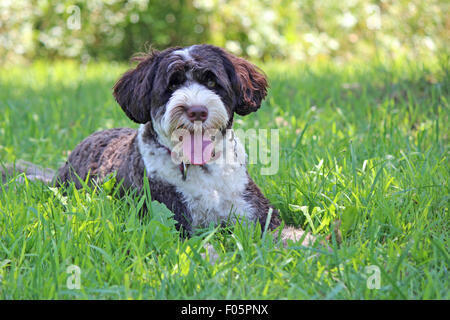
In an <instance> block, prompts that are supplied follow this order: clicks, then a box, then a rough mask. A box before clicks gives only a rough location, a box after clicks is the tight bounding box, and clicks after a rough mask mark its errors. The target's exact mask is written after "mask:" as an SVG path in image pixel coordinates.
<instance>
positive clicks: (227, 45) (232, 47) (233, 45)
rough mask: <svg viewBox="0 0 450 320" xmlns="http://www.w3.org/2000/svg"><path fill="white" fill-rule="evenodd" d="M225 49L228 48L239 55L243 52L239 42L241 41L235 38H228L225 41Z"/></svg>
mask: <svg viewBox="0 0 450 320" xmlns="http://www.w3.org/2000/svg"><path fill="white" fill-rule="evenodd" d="M225 49H227V50H228V51H230V52H231V53H234V54H238V55H239V54H241V53H242V49H241V45H240V44H239V42H237V41H233V40H228V41H227V42H226V43H225Z"/></svg>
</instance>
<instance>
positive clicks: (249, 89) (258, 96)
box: [225, 52, 269, 116]
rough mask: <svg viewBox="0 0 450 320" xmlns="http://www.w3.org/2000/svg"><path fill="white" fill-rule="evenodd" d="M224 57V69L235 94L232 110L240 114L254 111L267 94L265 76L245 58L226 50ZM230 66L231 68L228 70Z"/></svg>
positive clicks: (243, 114)
mask: <svg viewBox="0 0 450 320" xmlns="http://www.w3.org/2000/svg"><path fill="white" fill-rule="evenodd" d="M225 57H226V59H227V60H228V61H226V63H225V69H228V70H227V73H228V75H229V77H230V80H231V82H232V86H233V88H234V90H235V91H236V96H237V97H236V98H237V99H236V100H237V101H236V106H235V109H234V111H235V112H236V113H237V114H239V115H241V116H245V115H247V114H249V113H251V112H255V111H256V110H258V109H259V107H260V106H261V102H262V101H263V100H264V98H265V97H266V95H267V88H268V86H269V85H268V83H267V79H266V76H265V75H264V73H263V72H262V71H261V70H260V69H259V68H258V67H257V66H255V65H254V64H252V63H250V62H248V61H247V60H245V59H242V58H239V57H236V56H234V55H232V54H230V53H228V52H225ZM228 62H230V63H231V66H230V65H229V63H228ZM227 65H228V66H227ZM230 67H231V68H232V70H229V69H230ZM230 71H231V72H230Z"/></svg>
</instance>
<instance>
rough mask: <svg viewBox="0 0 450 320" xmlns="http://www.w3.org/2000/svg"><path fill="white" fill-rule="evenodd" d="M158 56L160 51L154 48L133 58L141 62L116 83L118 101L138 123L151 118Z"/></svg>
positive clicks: (115, 96)
mask: <svg viewBox="0 0 450 320" xmlns="http://www.w3.org/2000/svg"><path fill="white" fill-rule="evenodd" d="M158 56H159V52H158V51H156V50H154V51H152V52H151V53H150V54H148V55H145V56H139V57H135V58H133V59H132V60H133V61H139V64H138V65H137V66H136V68H134V69H132V70H129V71H127V72H126V73H125V74H124V75H123V76H122V77H121V78H120V79H119V81H117V82H116V84H115V85H114V91H113V95H114V98H115V99H116V101H117V103H118V104H119V105H120V106H121V107H122V109H123V111H124V112H125V113H126V115H127V116H128V117H129V118H130V119H131V120H133V121H135V122H137V123H146V122H148V121H150V120H151V118H150V100H151V91H152V84H153V80H154V78H155V74H156V69H157V65H158V63H157V61H158Z"/></svg>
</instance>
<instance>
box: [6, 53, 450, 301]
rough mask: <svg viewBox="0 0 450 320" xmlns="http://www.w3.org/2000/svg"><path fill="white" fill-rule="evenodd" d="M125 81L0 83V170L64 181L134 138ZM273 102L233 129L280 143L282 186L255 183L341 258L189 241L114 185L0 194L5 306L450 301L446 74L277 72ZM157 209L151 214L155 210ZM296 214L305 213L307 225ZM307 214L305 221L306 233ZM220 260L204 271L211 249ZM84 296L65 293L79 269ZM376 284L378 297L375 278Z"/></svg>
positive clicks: (208, 235) (357, 69)
mask: <svg viewBox="0 0 450 320" xmlns="http://www.w3.org/2000/svg"><path fill="white" fill-rule="evenodd" d="M126 67H127V66H126V65H113V64H108V63H99V64H90V65H87V66H84V67H80V66H79V65H77V64H73V63H69V62H58V63H56V64H50V63H44V62H41V63H35V64H33V65H30V66H28V67H13V68H4V69H2V70H0V114H1V115H0V160H1V162H12V161H14V160H16V159H25V160H29V161H32V162H35V163H38V164H41V165H44V166H48V167H53V168H56V167H58V165H59V164H60V163H61V162H63V161H65V159H66V158H67V152H68V151H69V150H72V149H73V148H74V147H75V145H76V144H77V143H79V142H80V141H81V140H82V139H83V138H84V137H86V136H88V135H89V134H91V133H93V132H94V131H97V130H100V129H106V128H112V127H121V126H131V127H136V125H135V124H133V123H131V121H130V120H128V119H127V118H126V116H125V115H124V114H123V112H122V111H121V109H120V107H118V106H117V104H116V103H115V102H114V100H113V98H112V95H111V88H112V86H113V85H114V82H115V81H116V80H117V79H118V77H119V75H120V74H121V72H123V71H125V70H126ZM263 69H264V70H265V71H266V73H267V74H268V76H269V79H270V85H271V89H270V92H269V96H268V98H267V99H266V101H265V103H264V104H263V106H262V108H261V110H260V111H258V112H257V113H255V114H252V115H250V116H247V117H238V118H237V120H236V127H237V128H243V129H248V128H256V129H258V128H264V129H270V128H279V129H280V144H281V157H280V168H279V171H278V173H277V174H275V175H272V176H263V175H261V174H260V169H261V167H262V166H261V165H254V166H250V168H249V170H250V172H251V174H252V176H253V177H254V179H255V180H256V182H257V183H258V184H259V185H260V186H261V189H262V190H263V192H264V193H265V194H266V195H267V196H268V197H269V198H270V200H271V201H272V203H274V204H275V206H276V207H277V208H279V209H280V211H281V214H282V217H283V219H284V220H285V221H286V222H289V223H294V224H297V225H301V226H302V227H303V228H306V229H308V230H314V231H315V232H317V233H318V234H319V235H328V234H329V233H330V228H331V226H332V224H333V221H335V220H337V219H341V220H342V226H341V230H342V233H343V243H342V245H341V246H340V248H336V249H335V251H334V252H333V253H332V254H329V253H322V254H320V255H317V254H316V253H317V250H320V249H319V248H312V249H305V248H300V247H292V248H288V249H281V248H280V247H279V246H278V245H277V243H276V242H275V241H273V239H272V236H271V235H267V236H266V237H261V230H260V229H259V228H258V227H252V226H244V225H239V224H237V225H236V226H234V227H231V229H230V231H231V232H228V231H227V230H225V231H224V230H216V229H214V228H210V229H208V230H204V231H203V233H200V234H199V235H197V236H195V237H193V238H190V239H184V238H182V237H180V236H179V235H178V233H177V232H176V231H175V229H174V226H173V220H172V219H170V217H169V216H170V213H168V212H167V211H166V210H165V209H164V207H161V206H160V205H158V204H157V203H153V204H152V214H151V215H150V216H149V217H146V218H145V219H144V220H143V221H140V220H139V218H138V214H137V212H138V211H139V208H140V206H142V204H143V201H148V200H146V199H145V198H143V199H137V198H136V197H134V196H133V195H129V196H127V197H125V198H121V199H117V198H116V197H114V196H113V192H114V191H113V190H111V187H110V184H108V183H106V184H105V185H103V186H102V187H100V188H97V189H90V188H85V189H83V190H78V191H77V190H75V189H73V188H69V189H68V190H67V194H64V193H62V192H61V191H58V190H56V189H50V188H48V187H47V186H44V185H42V184H40V183H32V182H29V183H17V182H15V181H14V180H13V179H11V180H10V181H7V183H6V185H5V186H3V187H2V189H1V191H0V279H1V280H0V297H2V298H5V299H13V298H31V299H37V298H50V299H52V298H121V299H124V298H136V299H138V298H149V299H153V298H159V299H166V298H177V299H183V298H196V299H197V298H199V299H201V298H205V299H206V298H208V299H210V298H217V299H221V298H228V299H232V298H235V299H246V298H251V299H258V298H262V299H282V298H288V299H319V298H320V299H322V298H329V299H349V298H351V299H386V298H395V299H400V298H418V299H427V298H440V299H448V298H449V297H450V296H449V294H448V286H449V283H448V265H449V255H448V239H449V219H448V203H449V190H448V180H449V172H450V168H449V161H448V132H449V130H448V120H449V119H448V114H449V107H448V99H449V87H450V85H449V74H448V68H447V66H446V65H445V64H443V63H442V62H441V63H439V62H433V61H427V62H414V63H413V62H405V61H404V62H395V63H393V62H391V63H375V62H374V63H373V64H371V65H367V64H359V63H353V64H347V65H344V66H338V65H333V64H329V63H317V64H313V65H309V66H306V65H303V66H287V65H285V64H284V65H283V64H270V65H267V66H266V67H263ZM148 205H150V204H148ZM300 208H301V209H300ZM305 213H306V214H308V215H309V217H310V219H307V218H306V215H305ZM206 241H207V242H209V243H212V244H213V245H214V247H215V248H216V250H217V252H218V254H219V260H218V262H217V263H216V264H214V265H211V264H210V263H208V262H207V259H204V257H203V256H202V254H204V249H203V244H204V242H206ZM72 264H74V265H77V266H79V267H80V269H81V272H82V273H81V290H69V289H68V288H67V286H66V281H67V278H68V276H69V275H68V274H67V273H66V269H67V267H68V266H70V265H72ZM371 265H375V266H378V267H379V268H380V272H381V288H380V289H378V290H376V289H369V288H368V287H367V285H366V280H367V276H368V275H369V274H367V273H366V272H365V268H366V267H367V266H371Z"/></svg>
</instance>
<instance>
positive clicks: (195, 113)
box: [186, 105, 208, 122]
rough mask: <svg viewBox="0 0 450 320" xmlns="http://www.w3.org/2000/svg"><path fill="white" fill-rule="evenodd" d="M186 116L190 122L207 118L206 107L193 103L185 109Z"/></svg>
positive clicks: (203, 120)
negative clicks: (193, 104)
mask: <svg viewBox="0 0 450 320" xmlns="http://www.w3.org/2000/svg"><path fill="white" fill-rule="evenodd" d="M186 114H187V117H188V118H189V120H190V121H191V122H194V121H202V122H205V121H206V119H208V109H207V108H206V107H205V106H201V105H195V106H191V107H189V108H188V109H187V110H186Z"/></svg>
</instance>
